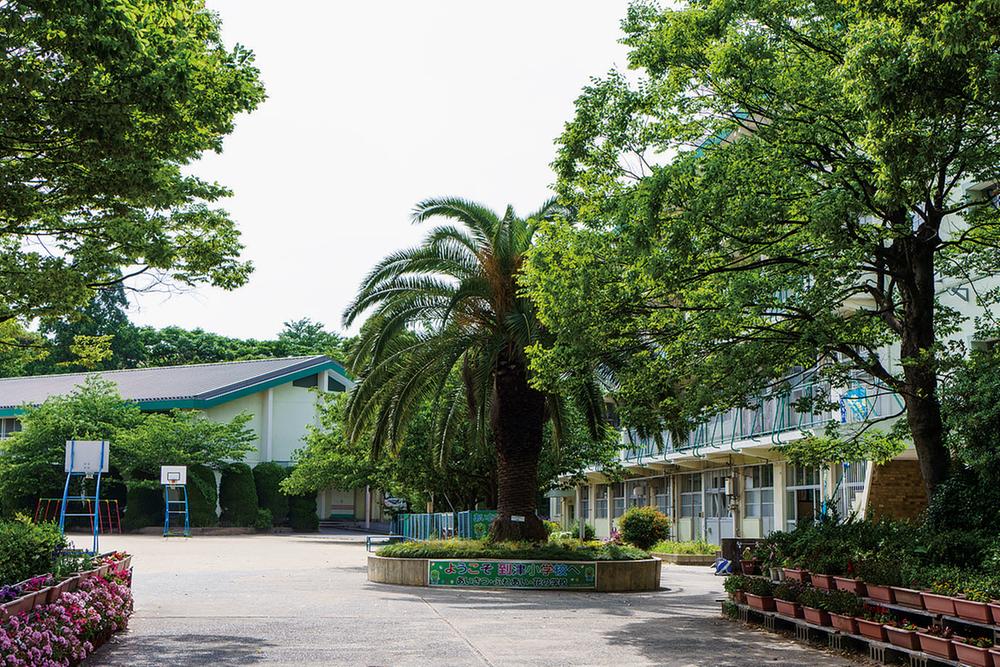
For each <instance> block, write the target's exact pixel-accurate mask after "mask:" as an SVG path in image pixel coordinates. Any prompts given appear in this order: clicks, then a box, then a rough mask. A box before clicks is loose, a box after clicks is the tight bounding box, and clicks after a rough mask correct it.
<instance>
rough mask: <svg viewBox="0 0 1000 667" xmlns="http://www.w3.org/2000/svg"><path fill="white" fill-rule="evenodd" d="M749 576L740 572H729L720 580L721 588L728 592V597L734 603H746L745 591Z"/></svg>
mask: <svg viewBox="0 0 1000 667" xmlns="http://www.w3.org/2000/svg"><path fill="white" fill-rule="evenodd" d="M749 579H750V577H746V576H744V575H742V574H731V575H729V576H728V577H726V580H725V581H723V582H722V588H723V589H725V591H726V592H727V593H729V599H731V600H732V601H733V602H735V603H736V604H746V602H747V599H746V593H745V592H744V591H746V589H747V586H748V585H749Z"/></svg>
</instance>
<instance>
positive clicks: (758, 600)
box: [746, 593, 774, 611]
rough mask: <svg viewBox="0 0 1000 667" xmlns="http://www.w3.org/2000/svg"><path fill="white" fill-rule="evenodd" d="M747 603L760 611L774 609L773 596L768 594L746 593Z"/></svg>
mask: <svg viewBox="0 0 1000 667" xmlns="http://www.w3.org/2000/svg"><path fill="white" fill-rule="evenodd" d="M746 595H747V604H748V605H750V606H751V607H753V608H754V609H759V610H760V611H774V598H773V597H771V596H770V595H754V594H753V593H747V594H746Z"/></svg>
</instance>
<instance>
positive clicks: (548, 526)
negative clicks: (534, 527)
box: [542, 521, 562, 535]
mask: <svg viewBox="0 0 1000 667" xmlns="http://www.w3.org/2000/svg"><path fill="white" fill-rule="evenodd" d="M542 523H543V524H545V531H546V532H547V533H548V534H549V535H552V534H553V533H558V532H560V531H561V530H562V526H560V525H559V524H558V523H556V522H555V521H542Z"/></svg>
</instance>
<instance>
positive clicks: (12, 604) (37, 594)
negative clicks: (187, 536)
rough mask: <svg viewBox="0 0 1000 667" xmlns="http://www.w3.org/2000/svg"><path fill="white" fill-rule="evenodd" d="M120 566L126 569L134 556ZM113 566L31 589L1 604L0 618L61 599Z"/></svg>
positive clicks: (21, 584)
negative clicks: (84, 581) (61, 596)
mask: <svg viewBox="0 0 1000 667" xmlns="http://www.w3.org/2000/svg"><path fill="white" fill-rule="evenodd" d="M118 563H119V564H120V567H122V568H123V569H125V570H128V568H129V567H130V566H131V563H132V557H131V556H126V557H125V558H123V559H122V560H120V561H118ZM110 568H111V563H105V564H103V565H100V566H98V567H95V568H94V569H92V570H85V571H83V572H77V573H76V574H74V575H73V576H71V577H68V578H66V579H63V580H62V581H60V582H58V583H55V584H52V585H51V586H46V587H44V588H41V589H39V590H37V591H30V592H28V593H25V594H24V595H22V596H20V597H18V598H14V599H13V600H11V601H9V602H5V603H3V604H0V619H3V618H5V617H6V616H16V615H17V614H26V613H28V612H29V611H31V610H32V609H34V608H35V607H41V606H42V605H46V604H52V603H53V602H55V601H56V600H58V599H59V596H60V595H62V594H63V593H72V592H74V591H76V589H77V588H78V587H79V585H80V582H81V581H83V580H84V579H88V578H89V577H102V576H104V575H105V574H106V573H107V572H108V570H109V569H110ZM29 581H31V580H30V579H28V580H25V581H22V582H20V583H19V584H15V586H23V585H25V584H27V583H28V582H29Z"/></svg>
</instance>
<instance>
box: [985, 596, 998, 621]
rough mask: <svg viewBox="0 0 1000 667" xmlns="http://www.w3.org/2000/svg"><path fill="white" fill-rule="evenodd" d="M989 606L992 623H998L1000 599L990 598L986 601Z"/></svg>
mask: <svg viewBox="0 0 1000 667" xmlns="http://www.w3.org/2000/svg"><path fill="white" fill-rule="evenodd" d="M986 606H987V607H989V608H990V616H992V617H993V625H1000V600H990V601H989V602H988V603H986Z"/></svg>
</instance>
